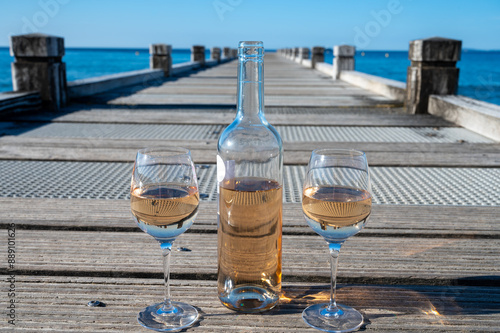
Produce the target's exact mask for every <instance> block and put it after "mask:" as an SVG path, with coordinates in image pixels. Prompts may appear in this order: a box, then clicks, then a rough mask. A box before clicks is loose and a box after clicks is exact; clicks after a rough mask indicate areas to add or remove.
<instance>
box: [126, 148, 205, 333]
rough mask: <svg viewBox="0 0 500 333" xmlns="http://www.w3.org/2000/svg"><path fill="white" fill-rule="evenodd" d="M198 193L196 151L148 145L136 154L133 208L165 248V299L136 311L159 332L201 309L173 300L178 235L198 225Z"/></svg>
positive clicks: (185, 322) (188, 320) (188, 321)
mask: <svg viewBox="0 0 500 333" xmlns="http://www.w3.org/2000/svg"><path fill="white" fill-rule="evenodd" d="M198 204H199V194H198V184H197V179H196V174H195V169H194V165H193V162H192V160H191V154H190V152H189V150H187V149H184V148H145V149H141V150H139V152H138V153H137V156H136V159H135V164H134V170H133V173H132V183H131V188H130V207H131V210H132V215H133V216H134V219H135V221H136V223H137V225H138V226H139V228H141V229H142V230H143V231H144V232H146V233H147V234H149V235H151V236H153V237H154V238H155V239H156V240H157V241H158V242H159V243H160V246H161V249H162V251H163V267H164V272H165V298H164V301H163V302H160V303H157V304H153V305H150V306H148V307H146V308H145V309H144V310H142V311H141V312H140V313H139V315H138V316H137V320H138V322H139V323H140V324H141V325H142V326H144V327H146V328H148V329H151V330H155V331H159V332H169V331H177V330H180V329H183V328H186V327H189V326H191V325H192V324H193V323H195V322H196V320H197V319H198V311H197V310H196V309H195V308H194V307H193V306H191V305H188V304H185V303H181V302H173V301H171V299H170V284H169V281H170V274H169V273H170V252H171V250H172V243H173V242H174V240H175V239H176V238H177V236H179V235H180V234H182V233H183V232H185V231H186V230H187V229H189V227H190V226H191V225H192V224H193V222H194V219H195V217H196V214H197V212H198Z"/></svg>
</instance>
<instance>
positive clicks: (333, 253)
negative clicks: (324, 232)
mask: <svg viewBox="0 0 500 333" xmlns="http://www.w3.org/2000/svg"><path fill="white" fill-rule="evenodd" d="M341 246H342V243H329V244H328V247H329V250H330V269H331V287H330V304H329V305H328V308H327V309H326V310H327V312H328V313H329V314H330V315H340V313H339V311H340V310H339V308H338V307H337V302H336V294H337V264H338V261H339V254H340V247H341Z"/></svg>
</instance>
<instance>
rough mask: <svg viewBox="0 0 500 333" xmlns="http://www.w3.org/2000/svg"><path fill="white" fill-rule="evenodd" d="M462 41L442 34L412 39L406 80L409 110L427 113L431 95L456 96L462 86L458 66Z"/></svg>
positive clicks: (407, 107)
mask: <svg viewBox="0 0 500 333" xmlns="http://www.w3.org/2000/svg"><path fill="white" fill-rule="evenodd" d="M461 51H462V41H459V40H454V39H446V38H440V37H434V38H427V39H417V40H414V41H411V42H410V50H409V52H408V57H409V58H410V60H411V65H410V67H408V72H407V79H406V110H407V112H408V113H412V114H414V113H427V110H428V104H429V96H430V95H432V94H434V95H455V94H456V92H457V89H458V73H459V69H458V68H457V67H456V64H457V61H458V60H460V54H461Z"/></svg>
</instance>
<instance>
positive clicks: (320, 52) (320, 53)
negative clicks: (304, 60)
mask: <svg viewBox="0 0 500 333" xmlns="http://www.w3.org/2000/svg"><path fill="white" fill-rule="evenodd" d="M324 61H325V48H324V47H321V46H315V47H313V48H312V55H311V67H312V68H316V63H318V62H324Z"/></svg>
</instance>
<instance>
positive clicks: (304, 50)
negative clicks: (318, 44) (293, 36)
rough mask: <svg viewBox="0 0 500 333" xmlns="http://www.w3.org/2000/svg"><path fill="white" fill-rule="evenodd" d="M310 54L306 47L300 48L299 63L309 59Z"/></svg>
mask: <svg viewBox="0 0 500 333" xmlns="http://www.w3.org/2000/svg"><path fill="white" fill-rule="evenodd" d="M310 53H311V50H309V48H308V47H301V48H300V51H299V58H300V62H302V60H307V59H309V57H310Z"/></svg>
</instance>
